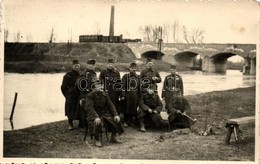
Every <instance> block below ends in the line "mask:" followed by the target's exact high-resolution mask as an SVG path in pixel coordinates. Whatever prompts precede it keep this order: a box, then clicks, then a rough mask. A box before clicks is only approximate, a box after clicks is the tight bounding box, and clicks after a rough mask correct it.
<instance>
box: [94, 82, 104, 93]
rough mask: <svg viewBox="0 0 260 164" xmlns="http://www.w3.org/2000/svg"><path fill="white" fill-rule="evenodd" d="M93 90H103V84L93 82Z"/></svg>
mask: <svg viewBox="0 0 260 164" xmlns="http://www.w3.org/2000/svg"><path fill="white" fill-rule="evenodd" d="M95 90H97V91H102V90H103V85H102V84H101V83H96V84H95Z"/></svg>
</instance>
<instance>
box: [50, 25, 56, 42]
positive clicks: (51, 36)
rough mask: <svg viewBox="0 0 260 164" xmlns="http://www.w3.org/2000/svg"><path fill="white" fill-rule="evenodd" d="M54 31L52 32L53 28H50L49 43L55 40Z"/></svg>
mask: <svg viewBox="0 0 260 164" xmlns="http://www.w3.org/2000/svg"><path fill="white" fill-rule="evenodd" d="M55 39H56V38H55V33H54V28H53V27H52V28H51V33H50V37H49V43H53V42H54V41H55Z"/></svg>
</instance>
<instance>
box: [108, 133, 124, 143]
mask: <svg viewBox="0 0 260 164" xmlns="http://www.w3.org/2000/svg"><path fill="white" fill-rule="evenodd" d="M110 142H112V143H118V144H121V143H122V142H121V141H119V140H117V139H116V133H114V132H112V135H111V139H110Z"/></svg>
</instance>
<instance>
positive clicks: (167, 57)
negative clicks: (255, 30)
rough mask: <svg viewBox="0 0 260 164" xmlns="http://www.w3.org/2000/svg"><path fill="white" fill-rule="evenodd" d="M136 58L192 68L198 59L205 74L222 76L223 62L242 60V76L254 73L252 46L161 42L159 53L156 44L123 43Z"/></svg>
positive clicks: (254, 52) (224, 67)
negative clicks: (236, 58) (231, 58)
mask: <svg viewBox="0 0 260 164" xmlns="http://www.w3.org/2000/svg"><path fill="white" fill-rule="evenodd" d="M127 45H128V47H129V48H131V49H132V51H133V52H134V54H135V55H136V57H137V58H147V57H151V58H154V59H156V60H163V61H165V62H168V63H172V64H175V65H182V66H187V67H195V65H194V63H195V62H194V61H196V60H198V59H199V60H200V67H201V69H202V70H203V71H205V72H211V73H225V72H226V67H227V66H226V63H227V59H228V58H229V57H231V56H235V55H238V56H241V57H242V58H244V66H243V73H245V74H256V45H255V44H184V43H163V44H162V46H161V51H160V50H159V48H158V47H159V46H158V44H156V43H127Z"/></svg>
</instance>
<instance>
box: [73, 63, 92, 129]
mask: <svg viewBox="0 0 260 164" xmlns="http://www.w3.org/2000/svg"><path fill="white" fill-rule="evenodd" d="M95 64H96V60H94V59H89V60H88V61H87V66H86V69H85V71H83V72H82V73H81V74H80V76H79V78H78V79H77V82H76V86H77V91H78V94H79V101H78V105H77V113H76V116H77V118H78V119H79V127H81V128H84V127H85V126H86V114H85V112H84V109H83V108H84V107H85V100H86V97H87V95H88V94H89V93H90V92H91V91H93V87H94V81H95V80H96V79H97V74H96V72H95Z"/></svg>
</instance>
